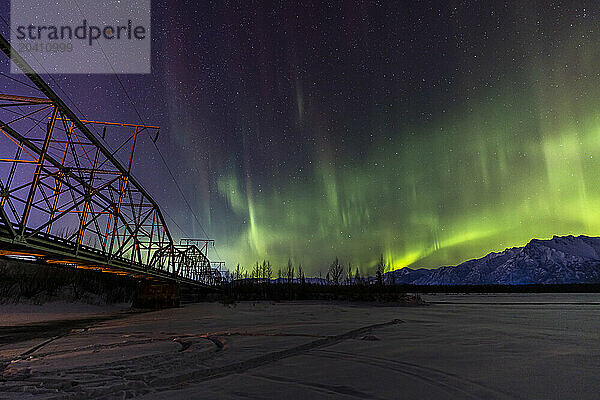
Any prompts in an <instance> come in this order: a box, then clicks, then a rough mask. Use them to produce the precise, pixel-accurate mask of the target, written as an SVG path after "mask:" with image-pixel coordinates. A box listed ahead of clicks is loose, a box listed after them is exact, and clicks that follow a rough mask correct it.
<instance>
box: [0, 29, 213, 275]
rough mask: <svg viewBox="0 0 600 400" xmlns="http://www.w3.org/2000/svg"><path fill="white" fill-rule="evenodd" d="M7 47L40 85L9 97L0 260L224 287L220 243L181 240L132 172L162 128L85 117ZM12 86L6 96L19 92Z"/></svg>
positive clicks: (0, 128)
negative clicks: (216, 250) (213, 252)
mask: <svg viewBox="0 0 600 400" xmlns="http://www.w3.org/2000/svg"><path fill="white" fill-rule="evenodd" d="M0 49H1V50H2V52H3V53H4V55H5V56H6V57H8V58H9V59H11V60H12V61H13V62H14V63H15V64H16V65H17V66H18V67H19V68H20V69H21V71H23V73H24V74H25V75H23V79H26V78H28V79H29V80H30V81H31V83H32V84H33V85H30V84H26V85H25V86H23V88H24V90H23V91H25V92H27V94H28V95H24V94H23V93H14V92H13V93H0V255H4V256H7V255H8V256H11V255H12V256H32V257H36V258H38V259H41V260H45V262H47V263H54V264H64V265H68V266H72V267H78V268H87V269H101V270H103V271H107V272H112V273H116V274H123V275H129V276H134V277H146V278H151V279H156V280H159V281H166V282H178V283H185V284H190V285H195V286H207V285H214V284H217V283H219V282H220V281H221V274H220V272H219V270H218V269H217V268H214V264H213V265H211V262H210V261H209V259H208V258H207V256H206V254H207V250H208V247H209V245H211V244H213V242H212V241H202V240H200V241H198V240H191V239H185V240H182V241H180V242H179V243H178V244H176V243H175V242H174V240H173V237H172V236H171V233H170V232H169V228H168V226H167V224H166V223H165V219H164V217H163V214H162V213H161V210H160V207H159V205H158V204H157V203H156V201H155V200H154V199H153V198H152V196H151V195H150V194H149V193H148V192H147V191H146V190H144V188H143V187H142V185H141V184H140V183H139V182H138V181H137V180H136V179H135V178H134V177H133V176H132V175H131V170H132V166H133V157H134V150H135V146H136V142H138V138H139V136H140V134H142V133H144V134H151V135H157V134H158V127H156V126H148V125H141V124H124V123H115V122H101V121H88V120H80V119H79V118H78V117H77V116H76V115H75V113H74V112H73V111H71V109H70V108H69V107H68V106H67V105H66V104H65V103H64V102H63V101H62V100H61V98H60V97H59V96H58V95H57V94H56V93H55V92H54V91H53V90H52V88H50V86H48V84H47V83H46V82H45V81H44V80H43V79H42V78H41V77H40V76H39V75H38V74H37V73H36V72H35V71H34V70H33V69H32V68H31V66H30V65H29V64H28V63H27V62H26V61H25V60H24V59H23V58H22V57H21V56H20V55H19V54H18V53H16V51H15V50H14V49H13V48H12V47H11V45H10V44H9V43H8V41H7V40H6V39H5V38H4V37H3V36H1V35H0ZM6 83H7V85H6V86H0V92H1V91H3V90H4V88H5V87H9V85H8V84H10V85H12V86H15V85H14V82H6ZM17 87H18V85H17ZM32 89H33V93H32ZM91 128H92V129H94V130H95V131H96V132H98V130H99V131H101V132H102V134H96V135H95V134H94V133H92V131H91ZM107 129H110V130H111V132H113V131H119V134H120V135H122V136H120V137H122V139H121V144H120V145H119V146H118V148H117V149H115V150H111V149H109V148H108V146H107V145H105V144H104V143H106V142H105V141H104V139H105V135H106V132H107ZM100 137H102V139H103V140H100V139H101V138H100ZM103 142H104V143H103ZM118 158H121V159H123V158H125V159H127V160H128V161H127V162H126V163H121V162H120V161H119V160H118Z"/></svg>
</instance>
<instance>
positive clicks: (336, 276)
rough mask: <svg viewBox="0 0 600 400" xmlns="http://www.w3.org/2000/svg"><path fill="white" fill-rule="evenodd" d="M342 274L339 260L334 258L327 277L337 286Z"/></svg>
mask: <svg viewBox="0 0 600 400" xmlns="http://www.w3.org/2000/svg"><path fill="white" fill-rule="evenodd" d="M343 273H344V267H343V266H342V264H340V260H338V258H337V257H336V258H335V260H334V261H333V262H332V263H331V265H330V266H329V271H328V275H329V277H330V278H331V280H332V281H333V283H334V284H336V285H339V284H340V279H341V277H342V274H343Z"/></svg>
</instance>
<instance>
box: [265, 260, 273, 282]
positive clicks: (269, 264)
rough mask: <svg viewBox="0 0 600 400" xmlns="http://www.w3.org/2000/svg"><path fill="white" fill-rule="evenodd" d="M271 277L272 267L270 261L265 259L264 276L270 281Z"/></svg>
mask: <svg viewBox="0 0 600 400" xmlns="http://www.w3.org/2000/svg"><path fill="white" fill-rule="evenodd" d="M272 277H273V269H272V268H271V261H267V266H266V267H265V278H266V279H268V280H269V282H271V278H272Z"/></svg>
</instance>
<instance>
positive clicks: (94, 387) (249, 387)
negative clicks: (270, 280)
mask: <svg viewBox="0 0 600 400" xmlns="http://www.w3.org/2000/svg"><path fill="white" fill-rule="evenodd" d="M424 298H425V299H426V300H427V301H428V302H430V305H429V306H423V307H371V306H365V305H357V304H354V305H352V304H339V303H338V304H331V303H318V302H294V303H270V302H258V303H252V302H245V303H239V304H237V306H236V307H231V308H227V307H224V306H223V305H221V304H216V303H204V304H192V305H186V306H185V307H182V308H179V309H170V310H163V311H157V312H148V313H136V314H123V313H120V314H112V315H113V316H115V318H112V317H110V316H107V314H106V313H102V314H93V315H92V314H89V315H79V314H78V315H77V318H78V322H72V321H69V322H65V321H61V318H59V317H60V315H59V316H58V317H57V313H56V312H53V313H51V314H49V315H52V316H53V320H54V321H51V322H46V323H43V322H40V317H39V316H38V317H37V318H36V320H35V322H32V323H31V326H30V327H29V328H24V327H23V325H15V324H14V323H12V324H9V323H8V322H6V323H3V322H1V321H11V320H15V315H14V314H15V313H16V312H17V311H18V310H15V309H13V310H12V311H11V309H10V308H2V307H0V313H3V314H2V320H1V321H0V325H4V327H0V368H2V369H3V373H2V377H3V380H0V398H18V399H26V398H28V397H31V398H125V397H133V396H139V397H141V398H147V399H164V398H167V399H168V398H194V399H198V398H200V399H201V398H206V399H286V400H291V399H320V398H323V399H325V398H339V399H597V398H598V396H599V393H600V380H599V379H598V378H597V371H598V370H599V368H600V318H598V315H599V313H600V295H588V294H553V295H545V294H539V295H527V294H526V295H523V294H516V295H431V296H424ZM45 307H46V306H45ZM47 307H48V309H49V310H50V309H51V308H52V306H47ZM113 312H114V310H113ZM11 313H12V315H11ZM19 318H21V319H22V315H21V316H20V317H19ZM67 318H71V319H72V318H75V317H73V316H72V315H71V316H69V315H67V314H65V318H63V319H67ZM17 320H18V319H17ZM76 321H77V320H76ZM8 325H12V326H10V327H8ZM27 331H29V332H30V333H29V334H24V332H27Z"/></svg>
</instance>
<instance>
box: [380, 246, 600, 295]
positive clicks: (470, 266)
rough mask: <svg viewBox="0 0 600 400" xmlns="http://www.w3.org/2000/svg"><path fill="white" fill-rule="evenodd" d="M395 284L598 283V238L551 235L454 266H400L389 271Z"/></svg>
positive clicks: (599, 264)
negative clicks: (436, 267)
mask: <svg viewBox="0 0 600 400" xmlns="http://www.w3.org/2000/svg"><path fill="white" fill-rule="evenodd" d="M390 274H392V275H393V277H394V278H395V282H396V283H398V284H415V285H482V284H507V285H516V284H532V283H546V284H558V283H592V282H600V237H589V236H562V237H559V236H554V237H553V238H552V239H549V240H538V239H533V240H532V241H530V242H529V243H528V244H527V245H525V246H524V247H513V248H510V249H506V250H504V251H502V252H499V253H490V254H488V255H486V256H485V257H483V258H479V259H476V260H469V261H466V262H464V263H462V264H460V265H457V266H454V267H441V268H438V269H424V268H421V269H416V270H415V269H410V268H403V269H400V270H397V271H392V272H388V273H387V274H386V275H388V276H387V278H388V279H390V278H392V276H390Z"/></svg>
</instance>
